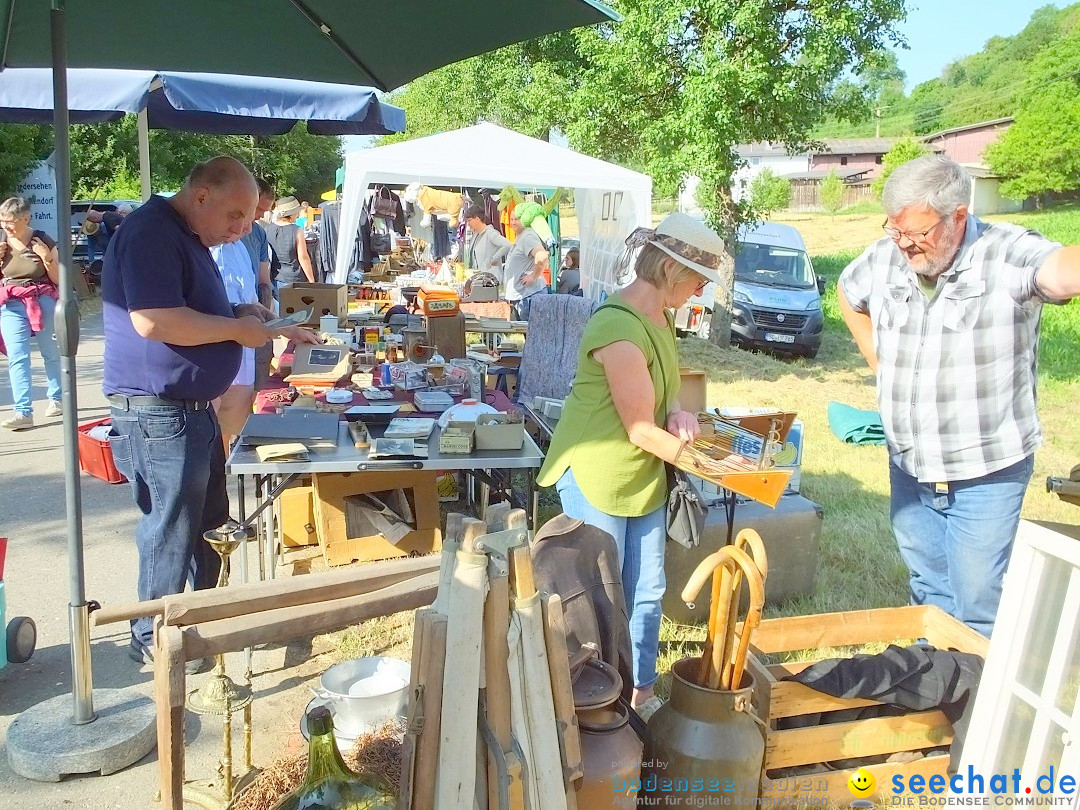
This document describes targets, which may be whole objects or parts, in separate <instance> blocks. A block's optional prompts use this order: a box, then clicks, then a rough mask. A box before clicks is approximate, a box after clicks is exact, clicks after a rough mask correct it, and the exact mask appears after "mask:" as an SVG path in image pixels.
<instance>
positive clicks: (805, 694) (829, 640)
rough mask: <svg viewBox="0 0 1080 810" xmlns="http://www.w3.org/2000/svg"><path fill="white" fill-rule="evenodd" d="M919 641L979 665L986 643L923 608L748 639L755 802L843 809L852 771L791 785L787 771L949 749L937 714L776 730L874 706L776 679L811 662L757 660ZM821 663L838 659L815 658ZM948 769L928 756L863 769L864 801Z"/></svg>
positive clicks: (825, 621) (803, 620)
mask: <svg viewBox="0 0 1080 810" xmlns="http://www.w3.org/2000/svg"><path fill="white" fill-rule="evenodd" d="M917 638H925V639H926V640H927V641H929V642H930V643H931V644H933V645H934V646H935V647H938V648H939V649H950V648H952V649H958V650H962V651H964V652H972V653H977V654H978V655H982V656H984V657H985V655H986V649H987V645H988V644H989V642H988V640H987V639H986V638H985V637H984V636H982V635H980V634H979V633H976V632H975V631H974V630H972V629H971V628H969V627H967V626H966V625H964V624H962V623H961V622H959V621H957V620H956V619H954V618H953V617H951V616H949V615H948V614H947V613H945V612H944V611H942V610H940V609H939V608H936V607H930V606H917V607H902V608H884V609H879V610H861V611H852V612H847V613H824V614H819V615H816V616H795V617H790V618H784V619H767V620H766V621H763V622H762V623H761V625H760V626H759V627H758V629H757V631H756V632H755V633H754V639H753V643H752V644H751V647H750V656H749V659H748V661H747V667H746V668H747V670H748V671H750V672H751V673H752V674H753V676H754V680H755V689H754V703H755V705H756V707H757V709H758V712H759V714H760V716H761V717H762V719H763V720H765V721H766V725H767V727H768V732H767V738H766V745H765V778H764V780H763V782H762V798H763V799H767V800H768V801H769V802H770V803H774V804H776V803H779V804H792V805H794V804H803V805H805V804H807V802H808V799H811V798H812V799H814V800H815V801H820V800H822V799H825V800H827V801H829V802H834V803H837V804H845V805H846V804H848V803H850V802H851V800H852V795H851V793H850V792H849V791H848V788H847V781H848V777H849V776H850V775H851V772H852V771H853V770H855V768H852V769H850V770H828V771H824V772H818V773H806V774H805V775H799V776H791V775H790V774H791V772H792V771H793V770H799V769H800V768H802V767H803V766H806V767H807V768H808V769H809V767H810V766H814V765H816V764H818V763H825V762H831V761H835V760H859V759H864V758H867V757H873V756H877V755H882V754H886V755H887V754H894V753H898V752H902V751H923V750H927V749H933V748H947V747H948V746H949V745H950V743H951V742H952V726H951V725H950V724H949V721H948V720H947V719H946V718H945V715H943V714H942V713H941V712H940V711H936V710H935V711H926V712H909V713H907V714H904V715H901V716H897V717H878V718H871V719H866V720H857V721H850V722H833V723H823V724H819V725H814V726H809V727H806V728H794V729H778V728H777V721H778V720H780V719H781V718H787V717H798V716H800V715H807V714H815V715H816V714H819V713H821V712H830V711H837V710H840V709H857V708H861V707H864V706H873V705H877V701H874V700H847V699H844V698H834V697H831V696H829V695H826V694H823V693H821V692H818V691H815V690H814V689H811V688H810V687H808V686H804V685H802V684H800V683H795V682H794V681H784V680H781V679H782V678H784V677H787V676H788V675H793V674H795V673H797V672H800V671H802V670H803V669H806V668H807V667H809V666H810V665H812V664H814V663H816V661H814V660H810V661H799V662H792V663H780V664H768V663H766V661H765V660H763V659H764V656H766V655H772V654H776V653H785V652H791V651H794V650H818V649H821V648H828V647H847V646H861V645H864V644H870V643H875V642H894V641H905V640H906V641H910V640H912V639H917ZM826 657H828V658H833V657H836V656H835V655H828V656H826V655H822V656H819V657H818V658H819V660H822V659H824V658H826ZM948 763H949V757H948V755H947V754H935V755H930V756H925V757H923V758H921V759H917V760H915V761H913V762H907V763H881V764H875V765H867V766H866V768H867V770H869V771H870V772H871V773H872V774H873V775H874V778H875V779H876V780H877V784H878V790H877V793H876V794H875V795H874V796H869V797H866V798H869V799H871V800H878V801H887V800H888V796H889V795H891V794H890V780H891V779H892V777H893V776H894V775H896V774H901V775H903V776H904V778H905V781H906V779H907V778H908V777H910V776H913V775H915V774H921V775H923V776H925V777H927V778H928V777H930V776H932V775H934V774H942V775H944V774H945V772H946V767H947V766H948Z"/></svg>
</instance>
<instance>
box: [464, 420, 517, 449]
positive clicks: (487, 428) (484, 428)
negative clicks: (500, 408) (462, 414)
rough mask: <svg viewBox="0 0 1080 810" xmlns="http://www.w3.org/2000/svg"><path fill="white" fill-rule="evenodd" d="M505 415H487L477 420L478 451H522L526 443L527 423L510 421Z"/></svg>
mask: <svg viewBox="0 0 1080 810" xmlns="http://www.w3.org/2000/svg"><path fill="white" fill-rule="evenodd" d="M510 420H511V417H510V415H509V414H505V413H485V414H483V415H482V416H478V417H477V418H476V449H477V450H520V449H521V446H522V445H523V444H524V443H525V423H524V422H521V421H518V422H512V421H510Z"/></svg>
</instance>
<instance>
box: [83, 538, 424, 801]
mask: <svg viewBox="0 0 1080 810" xmlns="http://www.w3.org/2000/svg"><path fill="white" fill-rule="evenodd" d="M439 562H440V559H439V557H438V556H437V555H433V556H429V557H415V558H407V559H400V560H386V561H383V562H378V563H372V564H371V565H365V566H363V567H361V568H358V569H355V570H350V571H348V572H331V573H327V574H309V575H307V576H304V577H297V578H295V579H291V580H271V581H269V582H256V583H250V584H246V585H232V586H229V587H228V588H221V589H212V590H206V591H195V592H192V593H184V594H177V595H175V596H167V597H165V598H164V599H161V600H155V602H152V603H151V602H145V603H140V604H142V605H144V607H143V608H139V607H138V606H131V607H128V608H125V609H121V610H119V611H113V614H114V615H113V616H111V617H109V619H110V620H116V617H118V616H121V615H127V616H130V615H138V616H145V615H151V614H155V613H156V614H158V615H156V618H155V622H154V701H155V703H156V704H157V737H158V740H157V742H158V774H159V777H160V783H161V806H162V808H163V810H182V808H183V804H184V798H183V788H184V699H185V697H186V678H185V674H184V662H186V661H192V660H195V659H197V658H203V657H206V656H210V655H216V654H218V653H226V652H235V651H238V650H242V649H244V648H245V647H252V646H255V645H256V644H273V643H281V642H287V641H292V640H294V639H296V638H302V637H305V636H311V635H315V634H318V633H327V632H330V631H333V630H340V629H342V628H344V627H348V626H351V625H354V624H356V623H357V622H360V621H364V620H365V619H372V618H375V617H377V616H385V615H388V614H390V613H396V612H398V611H401V610H411V609H413V608H420V607H423V606H425V605H429V604H431V602H432V600H434V598H435V593H436V591H437V589H438V579H439ZM159 608H160V610H158V609H159ZM97 623H98V624H102V623H104V622H102V621H98V622H97Z"/></svg>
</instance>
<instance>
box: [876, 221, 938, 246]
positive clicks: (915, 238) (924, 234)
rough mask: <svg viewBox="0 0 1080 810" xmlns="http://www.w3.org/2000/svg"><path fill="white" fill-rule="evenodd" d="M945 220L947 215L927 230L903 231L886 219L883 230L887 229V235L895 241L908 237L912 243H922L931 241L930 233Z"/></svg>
mask: <svg viewBox="0 0 1080 810" xmlns="http://www.w3.org/2000/svg"><path fill="white" fill-rule="evenodd" d="M944 221H945V217H942V218H941V219H939V220H938V221H937V222H935V223H934V224H933V225H931V226H930V227H929V228H927V229H926V230H925V231H902V230H900V229H899V228H894V227H892V226H891V225H889V220H885V222H884V223H882V226H881V230H883V231H885V235H886V236H888V237H889V238H890V239H892V240H893V241H894V242H899V241H900V240H901V239H907V240H908V241H909V242H911V243H912V244H915V245H922V244H925V243H926V242H927V241H929V237H930V234H931V233H932V232H934V231H935V230H937V227H938V225H940V224H941V223H942V222H944Z"/></svg>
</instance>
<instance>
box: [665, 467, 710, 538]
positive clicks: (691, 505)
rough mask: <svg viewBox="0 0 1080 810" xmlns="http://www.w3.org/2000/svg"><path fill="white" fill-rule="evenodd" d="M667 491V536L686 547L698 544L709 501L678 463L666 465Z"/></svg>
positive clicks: (703, 530) (702, 531)
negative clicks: (668, 489) (706, 501)
mask: <svg viewBox="0 0 1080 810" xmlns="http://www.w3.org/2000/svg"><path fill="white" fill-rule="evenodd" d="M667 471H668V484H669V485H670V487H671V491H670V492H669V493H668V506H667V536H668V539H669V540H674V541H675V542H676V543H678V544H679V545H680V546H683V547H684V548H695V547H696V546H697V545H698V544H699V543H700V542H701V536H702V535H703V534H704V533H705V518H706V517H707V516H708V514H709V505H708V504H707V503H705V499H704V498H703V497H701V492H700V491H698V488H697V487H696V486H694V484H693V482H692V481H691V480H690V476H688V475H687V474H686V473H684V472H683V471H682V470H680V469H678V468H677V467H672V466H671V465H670V464H668V465H667Z"/></svg>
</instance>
